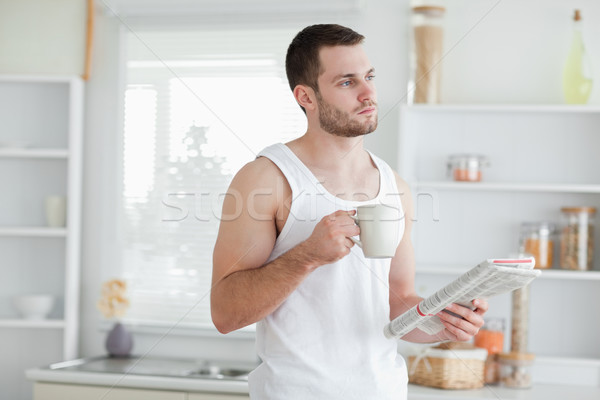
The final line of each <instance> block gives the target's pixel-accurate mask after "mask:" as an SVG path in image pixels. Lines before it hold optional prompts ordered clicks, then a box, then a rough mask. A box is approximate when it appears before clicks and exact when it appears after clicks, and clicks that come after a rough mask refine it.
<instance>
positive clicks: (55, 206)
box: [45, 196, 67, 228]
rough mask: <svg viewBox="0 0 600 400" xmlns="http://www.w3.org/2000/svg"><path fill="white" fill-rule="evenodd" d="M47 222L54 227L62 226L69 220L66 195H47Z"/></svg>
mask: <svg viewBox="0 0 600 400" xmlns="http://www.w3.org/2000/svg"><path fill="white" fill-rule="evenodd" d="M45 205H46V223H47V224H48V226H50V227H52V228H62V227H64V226H65V225H66V222H67V198H66V197H65V196H48V197H46V204H45Z"/></svg>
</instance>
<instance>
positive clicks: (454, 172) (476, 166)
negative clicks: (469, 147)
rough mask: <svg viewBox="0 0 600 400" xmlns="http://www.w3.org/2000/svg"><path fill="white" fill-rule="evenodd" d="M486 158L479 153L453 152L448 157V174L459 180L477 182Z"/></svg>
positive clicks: (485, 163)
mask: <svg viewBox="0 0 600 400" xmlns="http://www.w3.org/2000/svg"><path fill="white" fill-rule="evenodd" d="M487 165H489V162H488V159H487V157H485V156H482V155H479V154H453V155H451V156H450V157H449V158H448V174H449V175H451V176H452V179H453V180H455V181H459V182H479V181H481V178H482V170H483V167H484V166H487Z"/></svg>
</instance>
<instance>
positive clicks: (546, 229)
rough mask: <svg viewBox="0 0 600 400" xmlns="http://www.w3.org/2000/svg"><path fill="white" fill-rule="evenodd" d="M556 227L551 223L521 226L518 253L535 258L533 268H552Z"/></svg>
mask: <svg viewBox="0 0 600 400" xmlns="http://www.w3.org/2000/svg"><path fill="white" fill-rule="evenodd" d="M555 234H556V225H555V224H553V223H551V222H546V221H542V222H524V223H522V224H521V234H520V240H519V241H520V246H519V251H520V252H521V253H524V254H530V255H531V256H533V257H534V258H535V268H538V269H548V268H552V264H553V262H554V258H553V255H554V236H555Z"/></svg>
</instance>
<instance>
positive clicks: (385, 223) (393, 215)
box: [350, 204, 403, 258]
mask: <svg viewBox="0 0 600 400" xmlns="http://www.w3.org/2000/svg"><path fill="white" fill-rule="evenodd" d="M353 218H354V220H355V221H356V223H357V224H358V227H359V228H360V240H358V239H355V238H350V240H352V241H353V242H354V243H356V244H357V245H358V246H359V247H360V248H361V249H362V251H363V253H364V255H365V257H367V258H391V257H393V256H394V254H396V247H398V244H399V241H398V239H399V237H400V233H401V232H400V230H401V223H402V218H403V215H400V210H398V209H397V208H394V207H392V206H389V205H385V204H369V205H364V206H359V207H357V209H356V216H354V217H353Z"/></svg>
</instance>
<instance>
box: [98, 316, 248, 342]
mask: <svg viewBox="0 0 600 400" xmlns="http://www.w3.org/2000/svg"><path fill="white" fill-rule="evenodd" d="M113 325H114V322H110V321H102V322H101V323H100V325H99V330H100V331H103V332H108V331H110V330H111V329H112V327H113ZM123 325H125V326H126V327H127V330H129V331H130V332H131V333H142V334H151V335H166V334H168V335H170V336H172V335H174V336H193V337H208V338H224V339H242V340H254V339H255V337H256V327H255V324H252V325H249V326H247V327H244V328H241V329H238V330H237V331H234V332H230V333H228V334H222V333H220V332H219V331H217V329H216V328H215V327H214V326H207V325H189V324H188V325H176V326H173V324H167V323H152V324H151V323H147V322H146V323H144V322H134V321H123Z"/></svg>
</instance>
